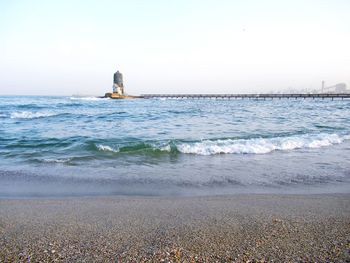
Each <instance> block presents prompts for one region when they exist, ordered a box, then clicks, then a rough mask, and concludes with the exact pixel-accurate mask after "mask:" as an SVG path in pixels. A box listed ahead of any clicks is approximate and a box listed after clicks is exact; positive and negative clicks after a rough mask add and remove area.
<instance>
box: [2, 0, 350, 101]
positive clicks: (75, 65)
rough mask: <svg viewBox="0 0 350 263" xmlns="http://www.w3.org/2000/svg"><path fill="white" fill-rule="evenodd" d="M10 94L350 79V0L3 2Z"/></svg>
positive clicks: (258, 87)
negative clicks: (119, 83)
mask: <svg viewBox="0 0 350 263" xmlns="http://www.w3.org/2000/svg"><path fill="white" fill-rule="evenodd" d="M0 10H1V11H0V94H43V95H71V94H77V93H79V94H96V95H102V94H104V93H105V92H107V91H111V90H112V79H113V73H114V72H115V71H116V70H120V71H121V72H122V73H123V74H124V81H125V86H126V92H127V93H129V94H142V93H237V92H265V91H271V90H278V89H280V90H281V89H287V88H288V87H293V88H319V87H320V86H321V81H322V80H325V81H326V85H331V84H336V83H338V82H345V83H346V84H347V85H348V88H349V86H350V1H349V0H329V1H322V0H315V1H308V0H300V1H299V0H290V1H282V0H276V1H272V0H270V1H269V0H265V1H260V0H259V1H258V0H255V1H254V0H245V1H243V0H242V1H238V0H236V1H235V0H230V1H229V0H227V1H226V0H198V1H197V0H176V1H175V0H173V1H170V0H158V1H157V0H148V1H144V0H125V1H115V0H114V1H112V0H111V1H103V0H100V1H97V0H96V1H88V0H83V1H74V0H69V1H68V0H67V1H65V0H57V1H44V0H43V1H35V0H30V1H29V0H28V1H15V0H11V1H7V0H0Z"/></svg>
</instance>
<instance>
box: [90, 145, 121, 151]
mask: <svg viewBox="0 0 350 263" xmlns="http://www.w3.org/2000/svg"><path fill="white" fill-rule="evenodd" d="M96 147H97V149H98V150H99V151H102V152H114V153H118V152H119V149H118V148H116V149H115V148H112V147H111V146H108V145H103V144H97V145H96Z"/></svg>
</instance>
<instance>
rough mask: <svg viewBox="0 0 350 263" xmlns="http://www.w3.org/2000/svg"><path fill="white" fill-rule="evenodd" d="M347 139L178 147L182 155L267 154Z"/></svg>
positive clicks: (321, 137)
mask: <svg viewBox="0 0 350 263" xmlns="http://www.w3.org/2000/svg"><path fill="white" fill-rule="evenodd" d="M346 139H347V136H344V137H340V136H339V135H337V134H319V135H313V136H312V135H304V136H291V137H276V138H271V139H263V138H256V139H239V140H233V139H226V140H214V141H213V140H204V141H201V142H194V143H180V144H178V145H176V147H177V149H178V151H179V152H181V153H185V154H198V155H214V154H266V153H270V152H272V151H276V150H280V151H288V150H294V149H301V148H320V147H324V146H330V145H333V144H339V143H341V142H343V141H344V140H346Z"/></svg>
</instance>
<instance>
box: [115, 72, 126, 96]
mask: <svg viewBox="0 0 350 263" xmlns="http://www.w3.org/2000/svg"><path fill="white" fill-rule="evenodd" d="M113 93H117V94H118V95H120V96H124V82H123V74H122V73H120V72H119V70H118V71H117V72H116V73H114V76H113Z"/></svg>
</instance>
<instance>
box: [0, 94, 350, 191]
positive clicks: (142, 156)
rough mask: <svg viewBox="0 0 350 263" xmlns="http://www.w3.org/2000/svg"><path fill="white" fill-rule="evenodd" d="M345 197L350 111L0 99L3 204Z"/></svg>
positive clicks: (272, 104) (344, 103) (299, 103)
mask: <svg viewBox="0 0 350 263" xmlns="http://www.w3.org/2000/svg"><path fill="white" fill-rule="evenodd" d="M325 192H327V193H338V192H350V100H346V99H344V100H341V99H336V100H333V101H332V100H330V99H324V100H322V99H314V100H313V99H273V100H271V99H267V100H262V99H259V100H256V99H251V100H249V99H243V100H242V99H230V100H228V99H132V100H112V99H100V98H94V97H39V96H31V97H15V96H4V97H0V197H8V196H15V197H36V196H38V197H40V196H46V197H55V196H85V195H87V196H88V195H150V196H151V195H219V194H235V193H291V194H293V193H325Z"/></svg>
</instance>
